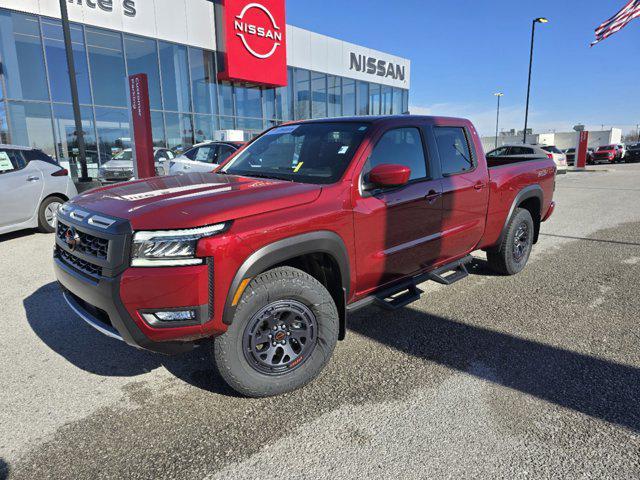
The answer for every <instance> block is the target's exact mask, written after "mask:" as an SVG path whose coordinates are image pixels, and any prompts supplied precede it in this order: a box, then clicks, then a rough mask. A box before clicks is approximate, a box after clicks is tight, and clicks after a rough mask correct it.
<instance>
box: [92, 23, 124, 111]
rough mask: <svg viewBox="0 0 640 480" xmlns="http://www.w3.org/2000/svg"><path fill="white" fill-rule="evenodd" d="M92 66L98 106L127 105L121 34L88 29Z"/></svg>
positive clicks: (94, 90)
mask: <svg viewBox="0 0 640 480" xmlns="http://www.w3.org/2000/svg"><path fill="white" fill-rule="evenodd" d="M86 35H87V48H88V50H89V65H90V67H91V80H92V83H93V98H94V101H95V103H96V105H105V106H113V107H126V106H127V79H126V74H125V64H124V54H123V51H122V36H121V35H120V34H119V33H113V32H108V31H106V30H100V29H95V28H86Z"/></svg>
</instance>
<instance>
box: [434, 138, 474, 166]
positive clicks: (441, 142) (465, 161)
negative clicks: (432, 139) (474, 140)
mask: <svg viewBox="0 0 640 480" xmlns="http://www.w3.org/2000/svg"><path fill="white" fill-rule="evenodd" d="M433 131H434V134H435V136H436V143H437V145H438V152H439V153H440V164H441V168H442V175H444V176H449V175H455V174H457V173H464V172H468V171H470V170H473V169H474V168H475V164H474V160H473V156H472V155H471V149H470V148H469V142H468V141H467V135H466V133H465V131H464V128H462V127H435V128H434V129H433Z"/></svg>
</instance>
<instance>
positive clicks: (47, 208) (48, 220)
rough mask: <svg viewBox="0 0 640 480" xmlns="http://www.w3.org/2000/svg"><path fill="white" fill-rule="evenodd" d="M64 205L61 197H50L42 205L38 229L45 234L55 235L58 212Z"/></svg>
mask: <svg viewBox="0 0 640 480" xmlns="http://www.w3.org/2000/svg"><path fill="white" fill-rule="evenodd" d="M63 203H64V199H62V198H60V197H48V198H45V199H44V201H43V202H42V203H41V204H40V209H39V210H38V229H39V230H40V231H41V232H43V233H53V232H55V231H56V220H57V219H58V210H59V209H60V207H61V206H62V204H63Z"/></svg>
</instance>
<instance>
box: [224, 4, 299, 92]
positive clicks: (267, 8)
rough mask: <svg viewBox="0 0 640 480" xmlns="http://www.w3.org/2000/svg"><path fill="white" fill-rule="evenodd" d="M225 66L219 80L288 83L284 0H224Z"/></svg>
mask: <svg viewBox="0 0 640 480" xmlns="http://www.w3.org/2000/svg"><path fill="white" fill-rule="evenodd" d="M222 7H223V9H224V14H223V16H224V20H223V29H224V67H223V69H222V71H221V72H220V73H219V74H218V78H219V79H220V80H232V81H240V82H248V83H255V84H259V85H267V86H272V87H283V86H286V85H287V23H286V14H285V0H259V1H257V2H256V1H252V0H222Z"/></svg>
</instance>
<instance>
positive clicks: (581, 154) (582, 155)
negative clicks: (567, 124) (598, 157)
mask: <svg viewBox="0 0 640 480" xmlns="http://www.w3.org/2000/svg"><path fill="white" fill-rule="evenodd" d="M588 147H589V132H587V131H582V132H580V142H579V143H578V151H577V152H576V167H577V168H584V167H585V166H586V165H587V148H588Z"/></svg>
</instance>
